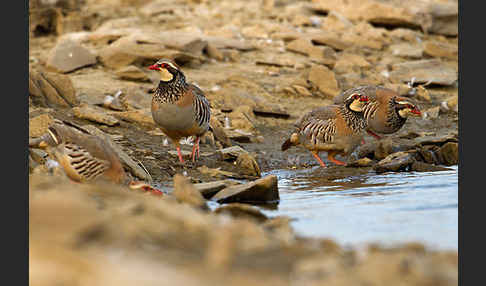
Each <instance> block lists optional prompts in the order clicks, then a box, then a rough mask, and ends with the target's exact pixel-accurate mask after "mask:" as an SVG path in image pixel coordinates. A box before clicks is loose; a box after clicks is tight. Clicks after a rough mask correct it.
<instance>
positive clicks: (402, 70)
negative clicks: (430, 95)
mask: <svg viewBox="0 0 486 286" xmlns="http://www.w3.org/2000/svg"><path fill="white" fill-rule="evenodd" d="M412 78H415V83H419V84H420V83H431V84H438V85H452V84H453V83H454V82H455V81H456V80H457V72H456V71H455V70H454V69H453V68H451V67H449V66H448V65H446V64H444V63H442V62H441V61H440V60H437V59H432V60H418V61H409V62H404V63H398V64H394V65H392V71H391V72H390V79H391V80H392V81H393V82H396V83H398V82H410V81H411V79H412Z"/></svg>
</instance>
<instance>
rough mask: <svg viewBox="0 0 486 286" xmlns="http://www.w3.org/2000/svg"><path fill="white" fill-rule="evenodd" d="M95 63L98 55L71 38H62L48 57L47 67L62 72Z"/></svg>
mask: <svg viewBox="0 0 486 286" xmlns="http://www.w3.org/2000/svg"><path fill="white" fill-rule="evenodd" d="M94 64H96V56H95V55H94V54H93V53H91V52H90V51H89V50H88V49H86V48H85V47H83V46H81V44H79V43H78V42H75V41H72V40H71V39H69V38H62V39H60V41H59V42H58V43H57V44H56V46H55V47H54V48H53V49H52V50H51V51H50V53H49V57H48V59H47V67H48V68H50V69H52V70H54V71H56V72H61V73H67V72H70V71H73V70H76V69H79V68H82V67H85V66H89V65H94Z"/></svg>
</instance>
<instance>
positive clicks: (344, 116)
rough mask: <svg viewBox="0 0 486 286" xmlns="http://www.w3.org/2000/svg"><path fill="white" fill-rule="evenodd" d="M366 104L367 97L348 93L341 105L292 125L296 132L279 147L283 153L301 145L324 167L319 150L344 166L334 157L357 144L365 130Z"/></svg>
mask: <svg viewBox="0 0 486 286" xmlns="http://www.w3.org/2000/svg"><path fill="white" fill-rule="evenodd" d="M367 103H368V96H367V94H366V93H363V92H359V91H358V92H355V93H351V94H349V95H348V97H347V98H346V99H345V100H344V103H343V104H342V105H328V106H324V107H321V108H317V109H315V110H312V111H311V112H309V113H307V114H305V115H304V116H303V117H301V118H300V119H299V120H298V121H297V122H296V123H295V127H296V130H295V131H294V132H293V133H292V134H291V135H290V137H289V138H288V139H287V140H286V141H285V142H284V143H283V144H282V151H285V150H287V149H288V148H290V147H291V146H296V145H302V146H303V147H304V148H306V149H307V150H309V151H310V152H311V153H312V155H313V156H314V157H315V158H316V160H317V161H318V162H319V164H320V165H321V166H322V167H326V164H325V163H324V162H323V161H322V160H321V158H320V157H319V152H321V151H326V152H327V154H328V155H327V159H328V160H329V161H331V162H334V163H335V164H338V165H346V163H344V162H342V161H339V160H337V159H335V158H334V156H336V155H338V154H339V155H343V156H345V155H348V154H350V153H351V152H352V151H353V150H354V149H355V148H356V147H357V146H358V145H359V143H360V141H361V139H362V138H363V131H364V129H365V128H366V121H365V119H364V117H363V109H364V108H365V106H366V104H367Z"/></svg>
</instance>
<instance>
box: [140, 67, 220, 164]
mask: <svg viewBox="0 0 486 286" xmlns="http://www.w3.org/2000/svg"><path fill="white" fill-rule="evenodd" d="M149 69H151V70H156V71H159V73H160V81H159V85H158V86H157V89H156V90H155V92H154V95H153V97H152V117H153V119H154V121H155V123H157V125H159V126H160V128H161V130H162V132H164V134H165V135H167V136H168V137H169V138H170V139H171V140H172V142H173V143H174V145H175V146H176V149H177V153H178V155H179V161H180V162H181V163H183V162H184V160H183V159H182V155H181V147H180V143H179V140H180V139H181V138H183V137H188V136H196V141H195V143H194V146H193V148H192V161H193V162H194V161H195V158H196V156H197V157H198V158H199V140H200V138H201V136H202V135H204V133H206V131H208V130H209V121H210V117H211V109H210V105H209V102H208V100H207V99H206V97H205V96H204V93H203V91H202V90H201V89H199V88H198V87H197V86H195V85H194V84H191V83H187V82H186V77H185V76H184V73H183V72H182V71H181V69H180V68H179V66H177V65H176V64H175V63H174V62H173V61H171V60H164V59H162V60H159V61H158V62H156V63H155V64H153V65H152V66H150V67H149Z"/></svg>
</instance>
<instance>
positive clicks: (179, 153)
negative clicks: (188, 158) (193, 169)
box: [176, 146, 184, 163]
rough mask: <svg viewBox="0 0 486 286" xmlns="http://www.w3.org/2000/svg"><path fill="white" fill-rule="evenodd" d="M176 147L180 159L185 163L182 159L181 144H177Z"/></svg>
mask: <svg viewBox="0 0 486 286" xmlns="http://www.w3.org/2000/svg"><path fill="white" fill-rule="evenodd" d="M176 149H177V154H178V155H179V161H180V162H181V163H184V159H182V154H181V146H177V147H176Z"/></svg>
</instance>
